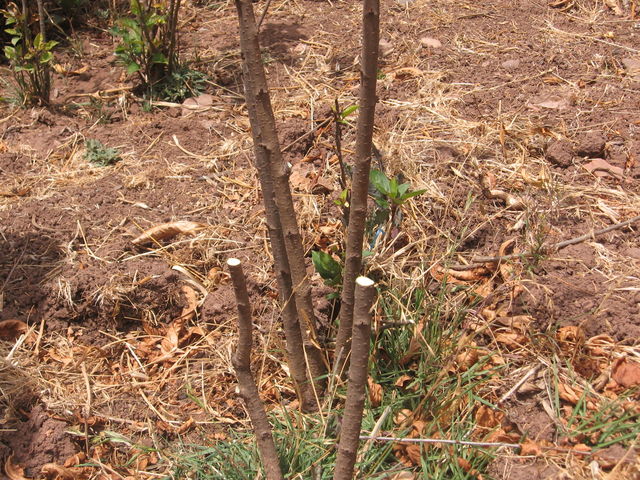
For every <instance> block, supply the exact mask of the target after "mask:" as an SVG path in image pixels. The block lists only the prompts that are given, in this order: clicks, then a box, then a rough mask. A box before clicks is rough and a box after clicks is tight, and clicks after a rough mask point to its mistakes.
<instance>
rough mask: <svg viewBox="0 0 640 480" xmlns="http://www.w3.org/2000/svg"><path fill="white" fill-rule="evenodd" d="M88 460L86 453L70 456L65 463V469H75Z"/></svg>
mask: <svg viewBox="0 0 640 480" xmlns="http://www.w3.org/2000/svg"><path fill="white" fill-rule="evenodd" d="M86 459H87V454H86V453H84V452H78V453H76V454H75V455H72V456H70V457H69V458H67V459H66V460H65V461H64V466H65V467H74V466H76V465H78V464H80V463H83V462H84V461H85V460H86Z"/></svg>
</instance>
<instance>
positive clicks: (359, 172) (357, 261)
mask: <svg viewBox="0 0 640 480" xmlns="http://www.w3.org/2000/svg"><path fill="white" fill-rule="evenodd" d="M379 42H380V0H364V1H363V11H362V53H361V56H360V57H361V58H360V65H361V69H360V99H359V102H360V108H359V115H358V124H357V130H356V156H355V165H354V169H353V180H352V184H351V196H350V203H349V226H348V229H347V251H346V255H345V267H344V275H343V284H342V299H341V300H342V301H341V306H340V326H339V327H338V334H337V336H336V350H335V361H336V362H337V363H338V366H337V367H338V368H337V369H336V371H344V370H345V368H344V365H346V363H347V362H348V359H349V353H350V349H351V327H352V325H353V306H354V291H355V281H356V277H357V276H358V275H360V270H361V269H362V244H363V240H364V228H365V223H366V218H367V196H368V192H369V171H370V169H371V149H372V146H371V145H372V139H373V122H374V117H375V108H376V102H377V97H376V83H377V74H378V49H379Z"/></svg>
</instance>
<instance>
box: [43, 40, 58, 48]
mask: <svg viewBox="0 0 640 480" xmlns="http://www.w3.org/2000/svg"><path fill="white" fill-rule="evenodd" d="M56 45H58V42H56V41H55V40H49V41H48V42H47V43H45V44H44V49H45V50H52V49H53V47H55V46H56Z"/></svg>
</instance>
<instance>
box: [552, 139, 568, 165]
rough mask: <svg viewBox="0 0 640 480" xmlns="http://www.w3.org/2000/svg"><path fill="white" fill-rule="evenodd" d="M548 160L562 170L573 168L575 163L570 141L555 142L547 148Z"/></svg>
mask: <svg viewBox="0 0 640 480" xmlns="http://www.w3.org/2000/svg"><path fill="white" fill-rule="evenodd" d="M546 159H547V161H548V162H549V163H552V164H553V165H556V166H558V167H561V168H567V167H569V166H571V163H572V162H573V145H571V142H570V141H568V140H555V141H553V142H551V143H550V144H549V146H548V148H547V152H546Z"/></svg>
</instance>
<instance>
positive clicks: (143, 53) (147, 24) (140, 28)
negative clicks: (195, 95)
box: [111, 0, 180, 92]
mask: <svg viewBox="0 0 640 480" xmlns="http://www.w3.org/2000/svg"><path fill="white" fill-rule="evenodd" d="M179 9H180V1H179V0H167V1H161V2H143V1H141V0H131V5H130V13H131V17H123V18H120V19H119V20H118V21H117V22H116V25H115V26H114V27H113V28H112V30H111V33H112V34H113V35H115V36H116V37H119V38H120V44H119V45H118V46H117V47H116V51H115V53H116V56H117V57H118V59H119V60H120V62H122V63H123V64H124V65H125V67H126V70H127V73H128V74H133V73H136V74H138V76H139V77H140V80H141V81H142V84H143V86H144V87H145V88H146V89H147V90H148V91H149V92H151V90H152V88H153V87H154V86H155V85H156V84H157V83H158V82H160V81H162V80H163V79H165V78H166V77H167V76H169V75H171V74H172V73H174V72H175V71H176V69H177V68H178V32H177V28H178V11H179Z"/></svg>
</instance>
